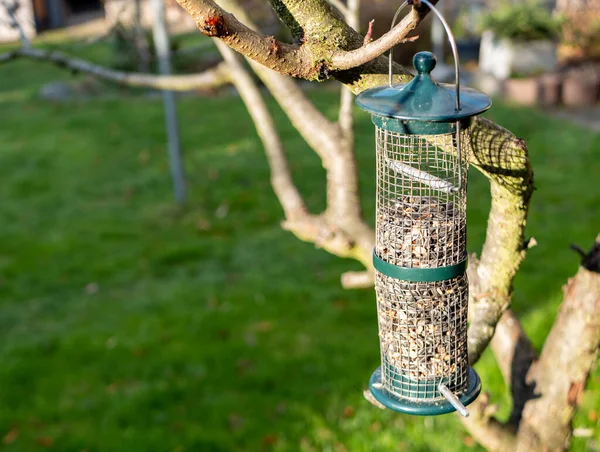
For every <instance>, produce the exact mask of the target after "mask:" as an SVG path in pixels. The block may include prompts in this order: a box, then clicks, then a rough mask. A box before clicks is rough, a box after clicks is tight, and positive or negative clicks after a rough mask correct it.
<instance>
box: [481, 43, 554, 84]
mask: <svg viewBox="0 0 600 452" xmlns="http://www.w3.org/2000/svg"><path fill="white" fill-rule="evenodd" d="M479 69H480V70H481V71H482V72H483V73H485V74H489V75H493V76H494V77H496V78H498V79H501V80H504V79H507V78H509V77H510V76H511V75H514V74H518V75H522V76H524V75H539V74H542V73H545V72H551V71H553V70H555V69H556V44H555V43H554V42H553V41H550V40H543V41H516V40H511V39H507V38H502V39H498V38H496V36H495V35H494V33H493V32H491V31H485V32H484V33H483V35H482V37H481V50H480V54H479Z"/></svg>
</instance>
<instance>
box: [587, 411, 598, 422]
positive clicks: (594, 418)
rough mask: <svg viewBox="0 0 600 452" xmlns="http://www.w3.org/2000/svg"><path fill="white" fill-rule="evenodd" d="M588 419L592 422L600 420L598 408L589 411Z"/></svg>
mask: <svg viewBox="0 0 600 452" xmlns="http://www.w3.org/2000/svg"><path fill="white" fill-rule="evenodd" d="M588 419H589V420H590V422H596V421H597V420H598V412H597V411H596V410H590V411H588Z"/></svg>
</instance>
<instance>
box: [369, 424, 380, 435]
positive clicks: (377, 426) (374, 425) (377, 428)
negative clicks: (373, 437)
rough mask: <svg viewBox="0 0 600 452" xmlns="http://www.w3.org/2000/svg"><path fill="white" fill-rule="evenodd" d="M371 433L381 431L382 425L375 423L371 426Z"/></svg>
mask: <svg viewBox="0 0 600 452" xmlns="http://www.w3.org/2000/svg"><path fill="white" fill-rule="evenodd" d="M369 431H370V432H373V433H377V432H379V431H381V424H380V423H379V422H373V423H372V424H371V425H369Z"/></svg>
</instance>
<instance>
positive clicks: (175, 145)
mask: <svg viewBox="0 0 600 452" xmlns="http://www.w3.org/2000/svg"><path fill="white" fill-rule="evenodd" d="M152 6H153V9H154V20H153V23H152V34H153V36H154V45H155V47H156V55H157V58H158V69H159V72H160V74H161V75H171V51H170V46H169V34H168V32H167V25H166V21H165V5H164V3H163V0H152ZM162 96H163V104H164V107H165V125H166V129H167V140H168V144H169V162H170V165H171V177H172V178H173V188H174V190H175V200H176V201H177V202H178V203H179V204H183V203H184V202H185V196H186V193H185V181H184V175H183V164H182V161H181V142H180V138H179V125H178V121H177V108H176V105H175V96H174V94H173V92H172V91H163V92H162Z"/></svg>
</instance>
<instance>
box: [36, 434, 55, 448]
mask: <svg viewBox="0 0 600 452" xmlns="http://www.w3.org/2000/svg"><path fill="white" fill-rule="evenodd" d="M35 442H36V444H39V445H40V446H44V447H52V445H53V444H54V439H53V438H50V437H49V436H41V437H39V438H36V439H35Z"/></svg>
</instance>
